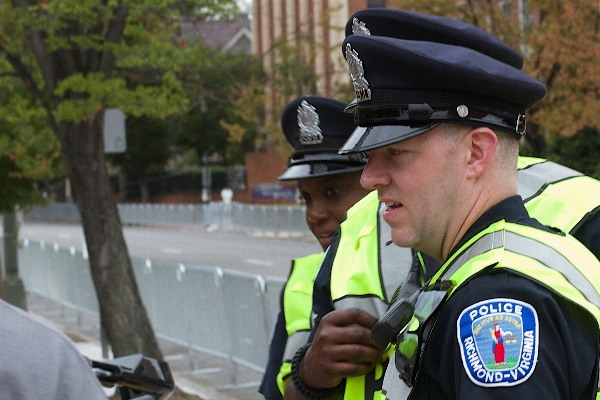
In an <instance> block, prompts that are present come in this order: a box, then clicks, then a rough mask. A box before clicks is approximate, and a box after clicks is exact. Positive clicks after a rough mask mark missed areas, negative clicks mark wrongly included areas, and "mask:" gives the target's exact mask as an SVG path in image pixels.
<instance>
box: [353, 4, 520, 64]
mask: <svg viewBox="0 0 600 400" xmlns="http://www.w3.org/2000/svg"><path fill="white" fill-rule="evenodd" d="M350 35H373V36H387V37H394V38H397V39H405V40H423V41H428V42H437V43H445V44H452V45H455V46H462V47H468V48H470V49H473V50H476V51H478V52H480V53H483V54H485V55H487V56H490V57H492V58H495V59H496V60H498V61H502V62H503V63H506V64H508V65H511V66H513V67H515V68H517V69H521V67H523V57H522V56H521V55H520V54H519V53H518V52H516V51H515V50H513V49H512V48H511V47H510V46H508V45H507V44H505V43H504V42H502V41H501V40H500V39H498V38H497V37H495V36H493V35H492V34H490V33H488V32H486V31H484V30H483V29H480V28H478V27H476V26H474V25H471V24H467V23H466V22H462V21H458V20H455V19H451V18H447V17H441V16H437V15H428V14H421V13H417V12H412V11H406V10H396V9H390V8H366V9H364V10H360V11H357V12H356V13H354V14H353V15H352V16H351V17H350V19H349V20H348V22H347V23H346V36H350Z"/></svg>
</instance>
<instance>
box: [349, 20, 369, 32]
mask: <svg viewBox="0 0 600 400" xmlns="http://www.w3.org/2000/svg"><path fill="white" fill-rule="evenodd" d="M352 33H353V34H355V35H365V36H369V35H370V34H371V31H370V30H369V28H367V25H366V24H365V23H364V22H363V21H361V20H359V19H358V18H356V17H354V18H353V19H352Z"/></svg>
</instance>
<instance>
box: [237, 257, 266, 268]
mask: <svg viewBox="0 0 600 400" xmlns="http://www.w3.org/2000/svg"><path fill="white" fill-rule="evenodd" d="M244 262H245V263H248V264H254V265H264V266H267V267H271V266H272V265H273V262H272V261H267V260H256V259H254V258H245V259H244Z"/></svg>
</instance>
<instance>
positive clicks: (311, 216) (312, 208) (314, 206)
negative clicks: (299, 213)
mask: <svg viewBox="0 0 600 400" xmlns="http://www.w3.org/2000/svg"><path fill="white" fill-rule="evenodd" d="M327 215H328V214H327V207H325V202H323V201H319V200H313V201H312V202H311V204H310V205H309V206H307V207H306V219H307V220H308V221H309V222H312V223H313V224H316V223H318V222H321V221H323V220H325V219H327Z"/></svg>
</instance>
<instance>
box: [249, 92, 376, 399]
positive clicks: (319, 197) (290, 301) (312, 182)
mask: <svg viewBox="0 0 600 400" xmlns="http://www.w3.org/2000/svg"><path fill="white" fill-rule="evenodd" d="M345 108H346V103H343V102H341V101H339V100H334V99H329V98H325V97H320V96H303V97H299V98H297V99H295V100H293V101H291V102H290V103H289V104H288V105H287V106H286V108H285V110H284V111H283V114H282V117H281V127H282V129H283V133H284V135H285V137H286V139H287V141H288V142H289V143H290V144H291V145H292V146H293V147H294V150H295V151H294V154H292V156H291V157H290V159H289V162H288V169H287V170H286V171H285V172H284V173H283V174H282V175H281V176H280V177H279V178H278V180H280V181H296V183H297V186H298V191H299V193H300V195H301V197H302V199H303V201H304V202H305V204H306V224H307V225H308V227H309V229H310V231H311V232H312V233H313V234H314V235H315V238H316V239H317V241H318V242H319V244H320V247H321V249H322V250H323V251H325V250H326V249H327V248H328V247H329V245H330V242H331V238H332V236H333V235H334V234H335V233H336V231H337V230H338V227H339V224H340V223H341V222H342V220H343V219H344V216H345V213H346V211H347V210H348V209H349V208H350V207H351V206H352V205H354V204H355V203H356V202H357V201H359V200H360V199H361V198H363V197H364V196H365V195H366V194H367V193H368V191H367V190H365V189H363V188H362V187H361V186H360V174H361V172H362V170H363V168H364V166H365V164H366V157H365V156H364V155H362V154H352V155H344V156H342V155H339V154H337V151H338V149H339V148H340V146H341V145H342V144H343V143H344V142H345V141H346V140H347V139H348V138H349V137H350V135H351V134H352V132H353V131H354V129H355V127H356V126H355V125H354V118H353V116H352V115H351V114H348V113H344V109H345ZM323 254H324V253H323V252H319V253H317V254H313V255H310V256H306V257H302V258H298V259H295V260H293V261H292V268H291V271H290V275H289V277H288V281H287V282H286V285H285V286H284V288H283V290H282V293H281V299H280V311H279V314H278V317H277V321H276V325H275V327H274V330H273V332H272V336H271V342H270V349H269V361H268V365H267V368H266V372H265V375H264V377H263V381H262V384H261V387H260V388H259V392H260V393H262V394H263V396H264V397H265V399H268V400H271V399H281V398H282V393H283V390H284V388H285V384H286V383H287V382H288V380H289V370H290V368H291V365H290V362H291V359H292V356H293V355H294V353H295V352H296V350H298V348H300V347H301V346H302V345H304V344H305V343H306V341H307V339H308V335H309V333H310V330H311V327H312V324H311V312H312V291H313V282H314V279H315V275H316V274H317V271H318V269H319V266H320V265H321V261H322V260H323Z"/></svg>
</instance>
